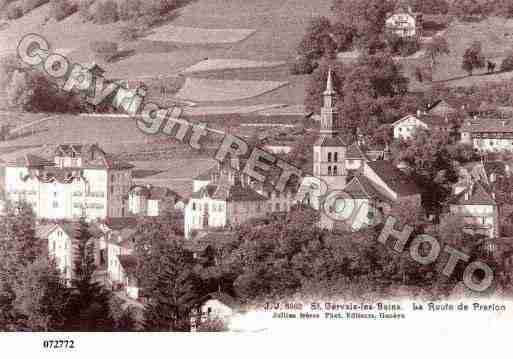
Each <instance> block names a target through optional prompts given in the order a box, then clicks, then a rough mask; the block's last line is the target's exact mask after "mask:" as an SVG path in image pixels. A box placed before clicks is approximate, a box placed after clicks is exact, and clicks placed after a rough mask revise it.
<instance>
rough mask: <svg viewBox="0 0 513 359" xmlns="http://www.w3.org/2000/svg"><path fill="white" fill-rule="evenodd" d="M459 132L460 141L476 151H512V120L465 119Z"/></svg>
mask: <svg viewBox="0 0 513 359" xmlns="http://www.w3.org/2000/svg"><path fill="white" fill-rule="evenodd" d="M460 134H461V142H462V143H466V144H469V145H472V147H473V148H474V149H476V150H478V151H482V152H501V151H513V120H510V119H509V120H508V119H478V118H476V117H474V118H473V119H467V120H465V121H464V122H463V124H462V126H461V128H460Z"/></svg>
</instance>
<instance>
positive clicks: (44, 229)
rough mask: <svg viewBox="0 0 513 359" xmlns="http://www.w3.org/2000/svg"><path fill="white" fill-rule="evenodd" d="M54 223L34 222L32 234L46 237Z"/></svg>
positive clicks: (51, 230) (37, 236) (42, 237)
mask: <svg viewBox="0 0 513 359" xmlns="http://www.w3.org/2000/svg"><path fill="white" fill-rule="evenodd" d="M55 226H56V225H55V224H54V223H50V224H36V230H35V234H34V236H35V237H36V238H41V239H44V238H48V235H49V234H50V233H51V232H53V229H54V227H55Z"/></svg>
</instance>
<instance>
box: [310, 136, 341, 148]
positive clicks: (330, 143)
mask: <svg viewBox="0 0 513 359" xmlns="http://www.w3.org/2000/svg"><path fill="white" fill-rule="evenodd" d="M314 146H324V147H343V146H346V143H345V142H344V140H343V139H342V138H341V137H340V136H327V135H320V136H319V138H318V139H317V140H316V141H315V143H314Z"/></svg>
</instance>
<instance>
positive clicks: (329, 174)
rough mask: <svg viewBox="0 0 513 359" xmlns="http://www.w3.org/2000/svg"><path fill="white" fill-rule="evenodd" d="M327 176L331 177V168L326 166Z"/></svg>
mask: <svg viewBox="0 0 513 359" xmlns="http://www.w3.org/2000/svg"><path fill="white" fill-rule="evenodd" d="M328 176H331V166H328Z"/></svg>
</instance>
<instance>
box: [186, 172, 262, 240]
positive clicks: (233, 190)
mask: <svg viewBox="0 0 513 359" xmlns="http://www.w3.org/2000/svg"><path fill="white" fill-rule="evenodd" d="M209 175H210V178H209V177H201V178H199V179H197V180H195V181H194V185H193V187H194V190H195V192H194V193H193V194H192V195H191V197H190V199H189V201H188V203H187V205H186V207H185V216H184V234H185V237H186V238H189V237H190V235H191V232H192V231H194V230H196V231H199V230H204V229H208V228H223V227H227V226H231V225H237V224H241V223H243V222H245V221H247V220H249V219H252V218H256V217H260V216H264V215H265V213H266V210H267V208H266V198H265V197H264V196H263V195H262V194H260V193H258V192H257V191H256V190H255V189H254V188H253V187H252V186H250V185H249V183H248V182H247V181H246V179H245V177H244V176H241V175H240V174H239V172H238V171H234V170H232V169H230V168H228V167H222V168H219V170H218V171H215V170H211V171H209ZM207 176H208V174H207ZM241 177H242V178H241Z"/></svg>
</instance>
